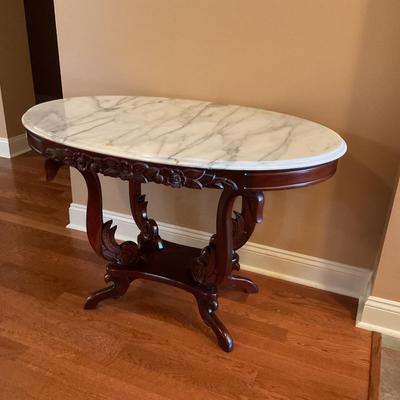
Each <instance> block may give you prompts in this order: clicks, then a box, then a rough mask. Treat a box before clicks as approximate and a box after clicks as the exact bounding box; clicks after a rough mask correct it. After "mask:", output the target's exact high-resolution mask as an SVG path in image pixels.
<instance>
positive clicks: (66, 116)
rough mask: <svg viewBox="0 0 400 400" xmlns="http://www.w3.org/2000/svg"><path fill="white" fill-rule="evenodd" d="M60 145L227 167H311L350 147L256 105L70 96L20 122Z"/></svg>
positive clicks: (332, 134)
mask: <svg viewBox="0 0 400 400" xmlns="http://www.w3.org/2000/svg"><path fill="white" fill-rule="evenodd" d="M22 123H23V125H24V126H25V128H26V129H27V130H29V131H30V132H32V133H34V134H36V135H38V136H40V137H43V138H45V139H48V140H51V141H53V142H56V143H61V144H63V145H67V146H71V147H75V148H78V149H83V150H88V151H93V152H96V153H101V154H105V155H110V156H117V157H122V158H128V159H133V160H139V161H146V162H154V163H160V164H167V165H180V166H186V167H197V168H209V169H226V170H264V171H265V170H280V169H294V168H303V167H310V166H313V165H319V164H324V163H327V162H329V161H333V160H336V159H338V158H339V157H341V156H342V155H343V154H344V153H345V152H346V143H345V142H344V140H343V139H342V138H341V137H340V136H339V135H338V134H337V133H335V132H334V131H332V130H331V129H329V128H326V127H324V126H322V125H320V124H317V123H315V122H311V121H307V120H304V119H301V118H298V117H294V116H290V115H286V114H280V113H277V112H272V111H266V110H262V109H257V108H250V107H241V106H234V105H219V104H214V103H209V102H204V101H195V100H182V99H169V98H161V97H144V96H137V97H135V96H98V97H72V98H66V99H61V100H54V101H49V102H46V103H41V104H38V105H36V106H34V107H32V108H31V109H29V110H28V111H27V112H26V113H25V114H24V115H23V117H22Z"/></svg>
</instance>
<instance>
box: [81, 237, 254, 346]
mask: <svg viewBox="0 0 400 400" xmlns="http://www.w3.org/2000/svg"><path fill="white" fill-rule="evenodd" d="M163 243H164V248H163V249H162V250H161V251H154V252H150V253H146V254H144V255H143V257H141V258H140V259H139V261H138V262H137V263H135V264H134V265H128V266H125V267H120V266H118V265H113V264H109V265H108V266H107V273H106V275H105V281H106V282H107V283H111V284H110V285H109V286H108V287H106V288H104V289H100V290H98V291H96V292H94V293H93V294H91V295H90V296H89V297H88V298H87V300H86V303H85V305H84V308H85V309H92V308H95V307H96V306H97V304H98V303H99V302H100V301H103V300H105V299H109V298H114V299H116V298H119V297H121V296H122V295H124V294H125V292H126V291H127V290H128V288H129V285H130V284H131V282H133V281H134V280H136V279H149V280H153V281H157V282H162V283H167V284H169V285H172V286H175V287H178V288H180V289H183V290H186V291H187V292H190V293H192V294H193V296H194V297H195V298H196V300H197V304H198V307H199V312H200V316H201V317H202V319H203V320H204V322H205V323H206V324H207V325H208V326H209V327H210V328H211V329H212V330H213V331H214V333H215V335H216V337H217V339H218V343H219V345H220V347H221V348H222V349H223V350H225V351H227V352H229V351H231V350H232V349H233V339H232V336H231V335H230V333H229V331H228V330H227V328H226V327H225V326H224V324H223V323H222V322H221V321H220V320H219V318H218V317H217V315H216V314H215V311H216V310H217V308H218V294H217V292H216V290H213V289H207V288H205V287H203V286H202V285H200V284H198V283H197V282H195V281H194V279H193V277H192V274H191V268H192V263H193V260H194V259H196V257H198V256H199V254H200V251H201V250H200V249H197V248H194V247H188V246H182V245H178V244H175V243H170V242H166V241H163ZM226 283H227V285H226V286H227V287H228V288H230V289H240V290H243V291H245V292H247V293H255V292H257V286H256V284H255V283H254V282H253V281H251V280H250V279H247V278H242V277H235V276H231V277H229V279H228V280H227V281H226Z"/></svg>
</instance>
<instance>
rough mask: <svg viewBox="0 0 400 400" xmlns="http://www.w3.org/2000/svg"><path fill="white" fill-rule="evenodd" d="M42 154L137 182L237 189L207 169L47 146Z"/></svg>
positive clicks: (72, 164) (225, 179)
mask: <svg viewBox="0 0 400 400" xmlns="http://www.w3.org/2000/svg"><path fill="white" fill-rule="evenodd" d="M44 155H45V156H46V157H47V158H50V159H52V160H54V161H57V162H60V163H63V164H67V165H69V166H71V167H74V168H76V169H78V170H79V171H81V172H84V171H86V170H91V171H93V172H96V173H101V174H103V175H106V176H112V177H118V178H121V179H123V180H136V181H138V182H141V183H147V182H155V183H159V184H163V185H167V186H171V187H173V188H181V187H183V186H185V187H188V188H192V189H203V188H205V187H212V188H219V189H224V188H226V187H229V188H231V189H233V190H237V185H236V183H235V182H233V181H232V180H230V179H228V178H224V177H218V176H216V175H215V174H213V173H212V172H210V171H207V170H201V169H180V168H168V167H156V166H153V165H149V164H147V163H145V162H137V161H129V160H121V159H118V158H113V157H104V158H103V157H97V156H92V155H89V154H87V153H83V152H80V151H76V150H72V149H69V148H47V149H46V150H45V152H44Z"/></svg>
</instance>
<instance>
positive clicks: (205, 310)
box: [195, 294, 233, 353]
mask: <svg viewBox="0 0 400 400" xmlns="http://www.w3.org/2000/svg"><path fill="white" fill-rule="evenodd" d="M195 297H196V300H197V305H198V307H199V312H200V315H201V318H203V321H204V322H205V323H206V325H208V326H209V327H210V328H211V329H212V330H213V331H214V333H215V336H216V337H217V339H218V344H219V346H220V347H221V348H222V350H224V351H226V352H228V353H229V352H230V351H232V350H233V339H232V336H231V334H230V333H229V331H228V329H226V327H225V325H224V324H223V323H222V322H221V320H220V319H219V318H218V317H217V315H216V314H215V311H217V308H218V300H217V295H216V294H209V295H195Z"/></svg>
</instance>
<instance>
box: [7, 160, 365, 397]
mask: <svg viewBox="0 0 400 400" xmlns="http://www.w3.org/2000/svg"><path fill="white" fill-rule="evenodd" d="M68 176H69V175H68V169H63V170H62V171H61V173H60V176H59V177H57V178H56V180H55V181H54V183H51V184H47V183H45V182H44V179H43V165H42V159H41V158H40V157H38V156H36V155H34V154H33V153H28V154H25V155H23V156H20V157H17V158H15V159H12V160H5V159H0V253H1V260H0V400H20V399H21V400H22V399H23V400H30V399H32V400H39V399H40V400H44V399H52V400H61V399H62V400H65V399H67V400H68V399H71V400H72V399H74V400H81V399H82V400H84V399H85V400H87V399H93V400H103V399H113V400H118V399H121V400H122V399H124V400H130V399H135V400H136V399H144V400H167V399H174V400H177V399H178V400H180V399H182V400H187V399H190V400H197V399H199V400H200V399H201V400H202V399H206V398H213V399H218V400H219V399H221V400H228V399H229V400H230V399H237V400H249V399H251V400H258V399H260V400H261V399H263V400H265V399H267V400H293V399H296V400H297V399H299V400H300V399H301V400H322V399H323V400H338V399H340V400H345V399H348V400H362V399H365V400H367V398H368V382H369V372H370V360H371V334H370V333H369V332H366V331H363V330H359V329H357V328H355V327H354V318H355V311H356V307H357V303H356V301H355V300H354V299H350V298H348V297H344V296H339V295H335V294H332V293H327V292H323V291H321V290H317V289H313V288H308V287H304V286H300V285H296V284H293V283H289V282H283V281H279V280H277V279H272V278H266V277H262V276H257V275H256V274H250V273H248V274H247V273H246V274H247V275H249V276H250V277H251V278H253V279H254V280H255V281H256V282H257V283H258V284H259V286H260V293H259V294H257V295H245V294H243V293H238V292H231V291H224V292H223V293H222V296H221V304H220V309H219V310H218V313H219V315H220V317H221V319H223V321H224V322H225V323H226V325H227V326H228V327H229V329H230V331H231V333H232V334H233V336H234V339H235V343H236V348H235V350H234V351H233V352H232V353H229V354H226V353H224V352H222V351H221V350H220V349H219V347H218V346H217V345H216V342H215V337H214V335H213V333H212V332H211V331H210V330H209V328H207V327H206V326H205V325H204V324H203V322H202V321H201V319H200V318H199V316H198V314H197V307H196V304H195V301H194V299H193V298H192V297H191V295H189V294H188V293H185V292H183V291H180V290H178V289H176V288H173V287H168V286H166V285H162V284H159V283H155V282H148V281H136V282H134V284H133V285H132V287H131V288H130V289H129V291H128V293H127V294H126V295H125V296H124V297H123V298H121V299H119V300H117V301H113V300H110V301H105V302H104V303H102V304H101V305H100V306H99V308H98V309H96V310H90V311H85V310H83V309H82V304H83V301H84V298H85V296H86V295H87V294H88V293H90V292H91V291H92V290H94V289H98V288H99V287H102V286H103V285H104V282H103V275H104V263H103V262H102V260H101V259H99V258H98V257H97V256H96V255H95V254H94V253H93V252H92V250H91V248H90V246H89V245H88V243H87V241H86V239H85V235H84V234H82V233H81V232H74V231H70V230H68V229H66V228H65V225H66V224H67V222H68V221H67V218H68V212H67V209H68V206H69V203H70V201H71V198H70V187H69V178H68Z"/></svg>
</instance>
